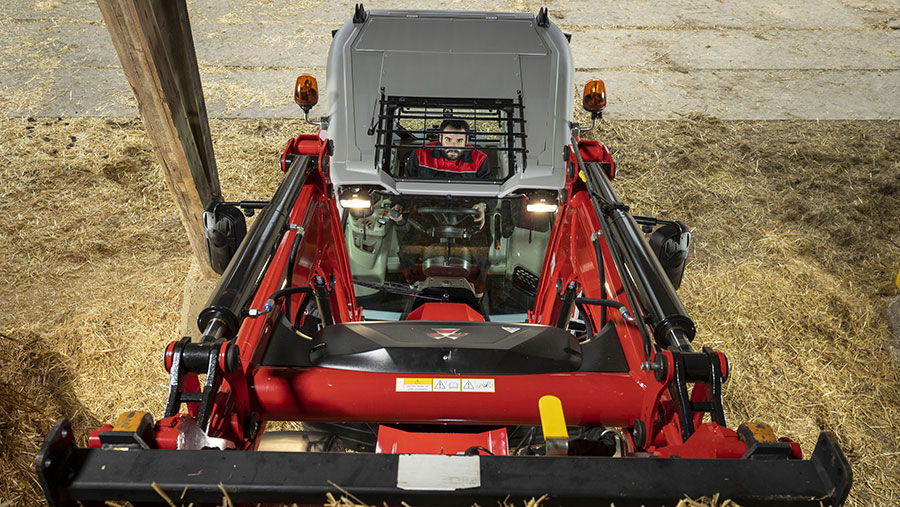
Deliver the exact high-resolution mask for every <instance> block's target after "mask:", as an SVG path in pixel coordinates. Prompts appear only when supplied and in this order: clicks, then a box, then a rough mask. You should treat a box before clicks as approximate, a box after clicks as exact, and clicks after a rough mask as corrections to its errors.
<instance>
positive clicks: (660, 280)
mask: <svg viewBox="0 0 900 507" xmlns="http://www.w3.org/2000/svg"><path fill="white" fill-rule="evenodd" d="M572 146H573V148H574V151H575V156H576V159H577V161H578V166H579V169H581V170H582V171H584V174H585V177H586V178H587V182H588V190H589V193H590V194H591V202H592V203H593V204H594V208H595V210H596V211H597V213H598V216H600V218H601V223H606V224H608V226H609V230H608V231H607V233H606V238H607V244H608V245H609V248H610V250H612V249H618V252H619V253H620V255H615V254H614V255H613V258H617V257H621V259H622V261H623V263H624V264H625V266H624V268H625V270H624V271H623V270H621V269H620V272H621V273H622V282H623V283H625V284H628V283H629V280H627V279H626V278H630V283H631V286H632V287H634V288H635V290H636V291H637V298H638V303H639V304H640V306H641V307H642V308H643V311H644V312H645V315H646V317H647V320H648V321H649V324H650V327H651V328H652V330H653V337H654V339H655V340H656V342H657V343H658V344H660V345H661V346H663V347H669V346H674V347H676V348H677V349H678V350H682V351H686V352H690V351H693V350H694V349H693V347H692V346H691V341H692V340H693V339H694V335H695V334H696V327H695V326H694V322H693V321H692V320H691V318H690V317H688V315H687V310H685V308H684V305H683V304H682V303H681V299H679V297H678V294H676V293H675V288H674V287H672V282H670V281H669V278H668V277H667V276H666V275H665V271H664V270H663V267H662V265H661V264H660V263H659V260H658V259H657V258H656V255H654V254H653V251H652V250H651V249H650V245H649V244H648V243H647V239H646V238H645V237H644V234H643V232H642V231H641V228H640V226H639V225H638V224H637V222H635V220H634V217H632V216H631V214H630V213H629V212H628V207H627V206H625V205H624V204H623V203H622V202H621V201H619V199H618V198H617V197H616V194H615V192H614V191H613V188H612V185H611V184H610V182H609V179H608V178H607V177H606V175H605V174H603V171H601V170H600V169H599V166H598V164H596V163H591V164H585V163H584V160H582V158H581V153H580V151H579V149H578V142H577V140H576V139H575V138H573V139H572ZM619 267H620V268H621V267H622V266H619ZM634 311H635V312H640V311H641V309H639V308H634Z"/></svg>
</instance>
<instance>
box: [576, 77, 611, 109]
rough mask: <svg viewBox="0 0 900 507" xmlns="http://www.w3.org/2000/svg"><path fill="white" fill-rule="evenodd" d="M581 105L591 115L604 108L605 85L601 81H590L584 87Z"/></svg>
mask: <svg viewBox="0 0 900 507" xmlns="http://www.w3.org/2000/svg"><path fill="white" fill-rule="evenodd" d="M581 105H582V106H584V108H585V109H586V110H588V111H590V112H591V113H599V112H600V111H603V108H604V107H606V85H605V84H603V80H602V79H591V80H590V81H588V82H587V84H585V85H584V98H583V99H582V100H581Z"/></svg>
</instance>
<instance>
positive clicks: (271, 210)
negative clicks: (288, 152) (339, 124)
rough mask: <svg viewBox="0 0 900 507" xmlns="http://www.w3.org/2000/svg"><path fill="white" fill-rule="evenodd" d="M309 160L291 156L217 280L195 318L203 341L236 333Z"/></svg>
mask: <svg viewBox="0 0 900 507" xmlns="http://www.w3.org/2000/svg"><path fill="white" fill-rule="evenodd" d="M308 162H309V156H306V155H304V156H301V157H297V158H295V159H294V161H293V162H292V163H291V166H290V167H289V168H288V171H287V174H286V175H285V177H284V179H283V180H282V181H281V184H280V185H279V186H278V190H277V191H276V192H275V195H274V196H273V197H272V200H271V201H270V203H269V205H268V206H266V207H265V208H264V209H263V210H262V212H260V214H259V217H258V218H257V219H256V221H255V222H254V223H253V227H251V228H250V232H249V233H248V234H247V237H246V238H245V239H244V241H243V242H242V243H241V246H240V247H238V250H237V252H235V254H234V258H232V259H231V262H230V263H229V264H228V267H227V268H226V269H225V273H223V274H222V277H221V278H220V279H219V283H218V284H217V285H216V288H215V290H213V293H212V295H211V296H210V298H209V301H208V302H207V303H206V308H204V309H203V311H202V312H200V316H199V317H198V319H197V324H198V326H199V327H200V330H201V331H202V332H203V338H202V341H204V342H207V341H215V340H218V339H220V338H224V339H226V340H230V339H231V338H234V336H235V335H236V334H237V330H238V328H239V327H240V320H241V317H242V316H243V314H244V312H245V311H246V310H247V306H248V305H249V304H250V300H251V299H252V297H253V294H254V293H255V292H256V289H257V287H258V286H259V283H260V282H261V281H262V278H263V274H264V273H265V271H266V269H267V268H268V266H269V262H270V261H271V259H272V256H273V254H274V253H275V249H276V248H277V245H278V240H279V239H280V238H281V237H282V235H283V234H284V231H285V223H286V222H287V219H288V215H289V214H290V211H291V208H292V207H293V206H294V203H295V202H296V201H297V197H298V196H299V195H300V189H301V188H303V184H304V183H305V182H306V175H307V164H308Z"/></svg>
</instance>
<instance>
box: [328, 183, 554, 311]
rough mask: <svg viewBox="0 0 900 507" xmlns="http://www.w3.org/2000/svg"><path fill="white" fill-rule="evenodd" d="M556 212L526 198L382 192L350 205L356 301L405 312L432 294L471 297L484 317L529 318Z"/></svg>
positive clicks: (347, 228)
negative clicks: (538, 208)
mask: <svg viewBox="0 0 900 507" xmlns="http://www.w3.org/2000/svg"><path fill="white" fill-rule="evenodd" d="M553 218H554V214H553V213H530V212H528V211H526V209H525V198H523V197H509V198H503V199H498V198H481V197H478V198H475V197H455V196H381V197H377V196H376V198H375V200H374V202H373V205H372V208H370V209H367V210H349V209H348V210H345V212H344V235H345V238H346V240H347V250H348V253H349V260H350V270H351V272H352V275H353V281H354V285H355V287H354V289H355V292H356V296H357V303H358V304H359V305H360V306H361V307H362V308H363V316H364V318H365V319H367V320H402V319H405V318H406V315H408V314H409V313H410V312H411V311H412V310H414V309H415V308H416V307H417V306H419V305H421V304H422V303H424V302H428V301H453V302H459V303H465V304H468V305H469V306H471V307H472V308H473V309H475V310H476V311H478V312H479V313H481V314H482V315H484V317H485V320H492V321H499V322H524V321H525V320H526V319H527V315H526V313H527V312H528V310H530V309H531V308H532V307H533V306H534V297H535V293H536V291H537V283H538V276H539V274H540V272H541V268H542V266H543V262H544V256H545V252H546V250H547V243H548V241H549V239H550V229H551V225H552V223H553Z"/></svg>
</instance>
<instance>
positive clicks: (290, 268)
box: [284, 229, 303, 318]
mask: <svg viewBox="0 0 900 507" xmlns="http://www.w3.org/2000/svg"><path fill="white" fill-rule="evenodd" d="M302 240H303V230H302V229H300V230H298V231H297V235H296V236H294V244H293V245H291V254H290V256H288V265H287V276H286V277H285V278H286V279H287V286H288V287H293V286H294V265H295V264H296V263H297V251H298V250H300V241H302ZM284 313H286V314H287V316H288V318H290V317H291V299H290V298H288V299H287V300H285V302H284Z"/></svg>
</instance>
